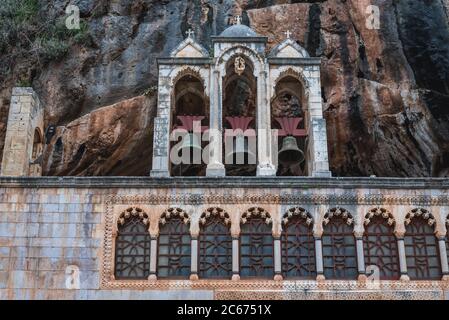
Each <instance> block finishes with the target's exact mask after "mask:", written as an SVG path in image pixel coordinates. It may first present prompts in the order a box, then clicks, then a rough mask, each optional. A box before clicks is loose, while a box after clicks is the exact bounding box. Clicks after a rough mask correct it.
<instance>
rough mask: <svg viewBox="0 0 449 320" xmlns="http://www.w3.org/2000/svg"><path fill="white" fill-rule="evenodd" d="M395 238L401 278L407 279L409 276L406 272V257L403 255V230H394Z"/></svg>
mask: <svg viewBox="0 0 449 320" xmlns="http://www.w3.org/2000/svg"><path fill="white" fill-rule="evenodd" d="M395 234H396V238H397V239H398V254H399V267H400V269H401V280H402V281H409V280H410V277H409V276H408V272H407V257H406V255H405V243H404V232H402V231H396V232H395Z"/></svg>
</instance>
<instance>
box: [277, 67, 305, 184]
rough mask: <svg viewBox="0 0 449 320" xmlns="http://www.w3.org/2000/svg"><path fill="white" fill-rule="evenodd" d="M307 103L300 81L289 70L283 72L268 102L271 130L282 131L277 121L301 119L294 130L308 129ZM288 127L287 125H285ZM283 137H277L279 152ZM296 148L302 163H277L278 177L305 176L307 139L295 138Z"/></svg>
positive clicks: (302, 137) (282, 145)
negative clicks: (280, 119) (299, 152)
mask: <svg viewBox="0 0 449 320" xmlns="http://www.w3.org/2000/svg"><path fill="white" fill-rule="evenodd" d="M307 105H308V101H307V94H306V90H305V88H304V85H303V83H302V81H300V79H299V77H298V76H297V75H296V74H295V73H294V72H293V71H291V70H287V71H286V72H283V73H282V74H281V75H280V77H279V78H278V80H277V81H276V84H275V86H274V94H273V97H272V99H271V101H270V108H271V128H272V129H282V125H281V124H280V123H279V121H278V120H277V119H279V118H282V119H288V120H287V121H291V120H290V119H292V118H301V119H302V120H301V121H300V122H299V125H298V126H295V128H294V129H300V130H304V133H305V132H307V129H308V127H307V126H308V117H309V115H308V108H307ZM286 126H288V125H286ZM284 139H285V137H284V136H282V137H279V140H278V150H277V152H278V153H279V151H281V149H282V148H283V147H284ZM295 139H296V144H297V146H298V148H299V149H300V150H301V151H302V152H303V153H304V158H305V159H304V161H302V162H294V163H286V162H282V161H279V162H278V171H277V175H278V176H307V175H308V172H307V167H308V166H307V161H308V159H307V158H308V157H307V149H308V145H307V143H308V139H307V137H306V136H301V137H295Z"/></svg>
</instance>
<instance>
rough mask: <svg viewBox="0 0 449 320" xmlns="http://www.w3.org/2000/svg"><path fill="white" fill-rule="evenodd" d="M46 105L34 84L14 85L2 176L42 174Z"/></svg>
mask: <svg viewBox="0 0 449 320" xmlns="http://www.w3.org/2000/svg"><path fill="white" fill-rule="evenodd" d="M43 128H44V116H43V108H42V105H41V103H40V101H39V98H38V96H37V94H36V93H35V92H34V90H33V88H18V87H16V88H13V91H12V97H11V106H10V108H9V116H8V126H7V130H6V138H5V147H4V149H3V159H2V166H1V174H0V175H1V176H40V175H41V174H42V166H41V159H42V149H43Z"/></svg>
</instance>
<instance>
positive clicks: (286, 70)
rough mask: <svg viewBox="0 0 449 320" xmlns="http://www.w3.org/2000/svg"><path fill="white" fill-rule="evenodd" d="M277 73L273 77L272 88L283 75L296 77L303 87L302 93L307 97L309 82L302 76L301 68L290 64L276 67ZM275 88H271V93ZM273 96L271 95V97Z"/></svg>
mask: <svg viewBox="0 0 449 320" xmlns="http://www.w3.org/2000/svg"><path fill="white" fill-rule="evenodd" d="M278 72H279V75H278V76H277V77H276V78H275V80H274V82H273V84H272V88H276V86H277V84H278V83H279V81H281V80H282V79H283V78H285V77H289V76H290V77H293V78H295V79H297V80H298V81H299V82H300V83H301V84H302V86H303V88H304V95H305V98H308V97H309V93H310V82H309V80H308V79H307V78H306V77H305V76H304V74H303V73H302V71H301V69H300V68H298V67H291V66H283V67H280V68H279V69H278ZM274 92H275V90H272V94H274ZM272 98H273V97H271V99H272Z"/></svg>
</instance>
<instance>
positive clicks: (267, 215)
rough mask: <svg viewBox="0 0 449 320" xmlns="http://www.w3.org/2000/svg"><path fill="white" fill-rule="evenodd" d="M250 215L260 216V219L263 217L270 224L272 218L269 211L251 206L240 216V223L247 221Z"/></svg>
mask: <svg viewBox="0 0 449 320" xmlns="http://www.w3.org/2000/svg"><path fill="white" fill-rule="evenodd" d="M252 216H256V217H261V218H262V219H265V223H266V224H272V223H273V219H272V218H271V215H270V213H268V212H267V211H266V210H265V209H263V208H259V207H252V208H249V209H248V210H246V211H245V212H244V213H243V214H242V217H241V218H240V223H241V224H245V223H247V222H248V219H250V218H251V217H252Z"/></svg>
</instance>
